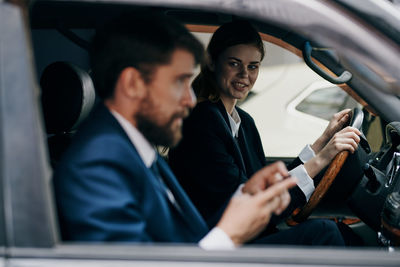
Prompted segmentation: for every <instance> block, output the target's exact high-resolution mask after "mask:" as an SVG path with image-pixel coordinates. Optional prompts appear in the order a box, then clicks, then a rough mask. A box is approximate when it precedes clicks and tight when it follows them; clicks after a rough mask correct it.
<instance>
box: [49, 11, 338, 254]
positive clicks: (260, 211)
mask: <svg viewBox="0 0 400 267" xmlns="http://www.w3.org/2000/svg"><path fill="white" fill-rule="evenodd" d="M202 52H203V47H202V45H201V44H200V43H199V42H198V41H197V40H196V39H195V38H194V37H193V36H192V35H191V34H190V33H189V32H188V31H187V30H186V29H185V28H184V27H183V26H182V25H180V24H179V23H177V22H175V21H174V20H171V19H168V18H165V17H163V16H155V15H154V14H153V15H151V16H146V17H143V16H136V17H135V16H132V15H131V16H129V17H123V18H120V19H118V20H115V21H113V22H112V23H109V24H108V25H107V26H106V27H104V29H103V30H102V31H100V32H99V33H97V34H96V37H95V38H94V41H93V49H92V51H91V64H92V70H93V77H94V81H95V86H96V90H97V93H98V95H99V96H100V97H101V98H102V99H103V103H101V104H99V106H98V107H97V108H96V109H95V110H94V111H93V112H92V114H91V116H90V117H89V118H88V119H87V120H86V122H85V123H84V124H83V125H82V126H81V127H80V129H79V131H78V133H77V134H76V136H75V137H74V140H73V142H72V144H71V145H70V147H69V149H68V150H67V152H66V153H65V155H64V156H63V158H62V160H61V162H60V163H59V165H58V166H57V169H56V171H55V175H54V185H55V196H56V200H57V208H58V213H59V220H60V226H61V234H62V237H63V239H64V240H79V241H129V242H174V243H182V242H186V243H199V245H200V246H201V247H203V248H206V249H229V248H234V247H236V246H238V245H240V244H243V243H245V242H247V241H249V240H251V239H252V238H254V237H255V236H256V235H257V234H258V233H259V232H260V231H261V230H262V229H263V228H264V227H265V225H266V224H267V223H268V222H269V219H270V217H271V215H272V213H275V214H279V213H281V212H282V211H283V210H284V209H285V208H286V207H287V205H288V203H289V201H290V196H289V194H288V191H287V189H288V188H290V187H292V186H294V185H295V183H296V179H295V178H287V179H282V177H285V176H287V175H288V173H287V170H286V168H285V167H284V165H283V164H282V163H275V164H272V165H270V166H268V167H266V168H264V169H262V170H260V171H259V172H257V173H255V174H254V176H253V177H252V178H251V179H250V180H249V182H248V184H247V185H246V188H247V192H241V190H240V189H239V190H238V193H237V195H236V196H234V197H232V199H231V201H230V203H229V205H228V207H227V209H226V210H225V212H224V214H223V216H222V218H221V220H220V221H219V222H218V224H217V225H216V227H215V228H213V229H211V231H210V230H209V229H208V228H207V226H206V224H205V222H204V220H203V218H202V217H201V216H200V214H199V213H198V211H197V210H196V209H195V207H194V206H193V204H192V203H191V201H190V200H189V198H188V197H187V195H186V194H185V192H184V191H183V190H182V188H181V186H180V185H179V184H178V182H177V181H176V178H175V176H174V175H173V174H172V172H171V170H170V169H169V167H168V166H167V164H166V163H165V162H164V161H163V159H162V158H161V157H160V156H159V155H158V153H157V152H156V150H155V148H154V146H157V145H163V146H174V145H176V144H177V143H178V141H179V140H180V139H181V126H182V121H183V119H184V118H185V117H186V116H187V115H188V113H189V109H191V108H193V107H194V105H195V102H196V100H195V97H194V94H193V91H192V89H191V86H190V82H191V78H192V76H193V74H194V68H195V66H196V65H197V64H198V63H199V61H200V60H201V58H202ZM205 197H207V196H205ZM309 226H311V225H309ZM301 227H303V228H301V229H297V232H298V233H299V234H294V231H296V228H293V230H289V232H287V234H286V237H287V238H288V240H289V239H290V238H291V239H290V240H289V241H288V243H293V244H295V243H298V241H297V240H296V237H293V236H300V237H302V236H305V235H308V234H309V233H311V232H313V235H312V237H310V238H309V239H308V240H309V242H310V244H311V243H312V242H314V241H313V240H316V239H318V240H320V241H319V242H322V243H321V244H324V243H325V244H339V245H341V244H342V243H343V240H342V239H341V237H340V234H339V235H338V232H336V230H335V229H336V228H334V227H332V225H329V224H324V225H320V226H319V228H318V227H317V228H316V227H315V226H314V225H312V227H308V228H307V224H304V225H303V226H301ZM292 231H293V232H292ZM315 233H318V234H315ZM290 236H292V237H290ZM273 239H274V237H272V241H271V242H273ZM280 239H282V238H281V237H275V240H280ZM303 239H304V238H303ZM303 239H302V240H303ZM267 243H268V242H267Z"/></svg>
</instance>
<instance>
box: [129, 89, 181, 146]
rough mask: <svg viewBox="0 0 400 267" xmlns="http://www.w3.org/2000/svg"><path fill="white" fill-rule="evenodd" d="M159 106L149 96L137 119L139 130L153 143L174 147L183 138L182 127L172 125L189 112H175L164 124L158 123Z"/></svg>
mask: <svg viewBox="0 0 400 267" xmlns="http://www.w3.org/2000/svg"><path fill="white" fill-rule="evenodd" d="M157 112H158V111H157V107H156V106H155V105H154V104H153V101H152V100H151V97H150V96H148V97H147V98H146V100H144V102H143V103H142V105H141V108H140V111H139V112H138V113H137V114H136V116H135V119H136V123H137V128H138V130H139V131H140V132H141V133H142V134H143V135H144V136H145V137H146V139H147V140H148V141H149V142H150V143H151V144H153V145H156V146H165V147H174V146H176V145H177V144H178V142H179V141H180V140H181V138H182V129H181V127H179V128H178V129H175V130H174V129H173V127H172V125H173V123H174V121H175V120H176V119H177V118H182V117H184V116H186V115H187V112H183V113H175V114H174V115H173V116H172V117H171V118H170V120H169V121H168V122H167V123H165V124H164V125H158V124H157Z"/></svg>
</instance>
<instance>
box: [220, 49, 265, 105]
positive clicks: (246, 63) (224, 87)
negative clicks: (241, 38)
mask: <svg viewBox="0 0 400 267" xmlns="http://www.w3.org/2000/svg"><path fill="white" fill-rule="evenodd" d="M260 64H261V53H260V51H259V50H258V48H257V47H255V46H254V45H247V44H239V45H235V46H231V47H229V48H228V49H226V50H225V51H224V52H223V53H222V54H221V55H220V56H219V57H218V59H217V62H215V65H214V66H213V69H214V72H215V78H216V80H217V84H218V86H219V89H220V97H221V99H222V100H223V101H224V102H225V101H229V102H231V101H234V103H236V100H238V99H242V98H244V97H246V96H247V94H248V93H249V91H250V90H251V89H252V88H253V86H254V83H255V82H256V80H257V77H258V72H259V67H260Z"/></svg>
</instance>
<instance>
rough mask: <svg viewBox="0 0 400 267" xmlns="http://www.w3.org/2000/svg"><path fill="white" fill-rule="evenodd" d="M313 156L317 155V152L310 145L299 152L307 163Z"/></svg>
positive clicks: (301, 158) (302, 159)
mask: <svg viewBox="0 0 400 267" xmlns="http://www.w3.org/2000/svg"><path fill="white" fill-rule="evenodd" d="M313 157H315V152H314V150H312V148H311V146H310V145H306V146H305V147H304V148H303V150H302V151H301V152H300V154H299V158H300V160H301V161H302V162H303V163H306V162H307V161H309V160H310V159H312V158H313Z"/></svg>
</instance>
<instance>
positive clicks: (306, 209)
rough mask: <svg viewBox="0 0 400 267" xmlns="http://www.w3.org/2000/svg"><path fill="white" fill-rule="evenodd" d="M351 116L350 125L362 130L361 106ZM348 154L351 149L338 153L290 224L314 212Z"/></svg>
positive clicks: (300, 220)
mask: <svg viewBox="0 0 400 267" xmlns="http://www.w3.org/2000/svg"><path fill="white" fill-rule="evenodd" d="M350 116H351V119H350V123H349V125H350V126H352V127H355V128H357V129H359V130H361V126H362V122H363V120H364V113H363V112H362V110H361V109H359V108H354V109H353V110H352V111H351V113H350ZM360 138H361V139H363V138H364V140H363V142H366V139H365V137H364V136H362V137H360ZM360 142H361V141H360ZM348 156H349V151H342V152H340V153H338V154H337V155H336V157H335V158H334V159H333V160H332V162H331V163H330V165H329V167H328V169H327V170H326V171H325V173H324V176H323V177H322V179H321V181H320V182H319V184H318V186H317V187H316V188H315V190H314V192H313V194H312V195H311V197H310V199H309V200H308V202H307V203H306V204H305V205H304V206H303V207H302V208H297V209H296V210H294V211H293V214H292V218H291V219H292V220H293V221H294V222H292V220H289V221H288V224H289V225H292V224H296V223H298V222H302V221H304V220H306V219H307V218H308V216H309V215H310V214H311V213H312V211H313V210H314V209H315V207H316V206H317V205H318V203H319V202H320V201H321V199H322V198H323V197H324V196H325V194H326V192H328V189H329V188H330V186H331V185H332V183H333V181H334V180H335V178H336V176H337V175H338V173H339V172H340V170H341V169H342V167H343V164H344V163H345V161H346V159H347V157H348Z"/></svg>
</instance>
